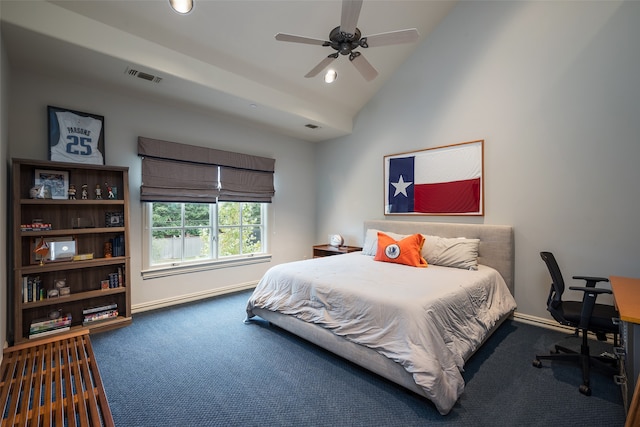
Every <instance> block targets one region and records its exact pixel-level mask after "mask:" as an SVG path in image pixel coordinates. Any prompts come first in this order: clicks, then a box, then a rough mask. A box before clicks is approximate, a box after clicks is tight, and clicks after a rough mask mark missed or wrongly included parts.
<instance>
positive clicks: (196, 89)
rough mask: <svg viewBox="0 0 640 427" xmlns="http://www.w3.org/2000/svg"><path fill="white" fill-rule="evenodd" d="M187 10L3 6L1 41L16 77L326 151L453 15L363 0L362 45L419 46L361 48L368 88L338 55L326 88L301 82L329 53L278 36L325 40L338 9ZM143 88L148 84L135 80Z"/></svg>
mask: <svg viewBox="0 0 640 427" xmlns="http://www.w3.org/2000/svg"><path fill="white" fill-rule="evenodd" d="M194 1H195V7H194V9H193V11H192V12H191V13H189V14H187V15H179V14H177V13H175V12H174V11H173V10H172V9H171V8H170V6H169V2H168V0H142V1H114V0H105V1H103V0H83V1H71V0H65V1H42V0H40V1H24V0H20V1H11V0H2V1H1V2H0V19H1V20H2V22H1V25H2V26H1V29H2V39H3V42H4V44H5V46H6V49H7V53H8V57H9V62H10V65H11V67H12V70H14V69H15V70H20V69H23V68H31V69H36V70H40V71H42V72H46V73H47V74H50V75H54V76H55V75H58V74H60V75H65V76H66V77H67V78H69V77H72V78H75V79H81V80H83V81H87V82H92V83H93V82H98V83H100V84H103V85H107V86H111V87H117V88H123V89H126V90H127V91H135V92H136V93H140V94H145V95H146V96H154V97H156V96H157V97H159V98H163V99H168V100H171V102H175V103H176V104H179V105H186V106H189V107H190V108H196V109H198V110H201V111H203V112H205V113H207V112H216V113H217V114H220V113H222V114H229V115H231V116H234V117H239V118H240V119H242V120H246V121H250V122H252V123H254V124H255V125H256V126H261V127H264V128H267V129H270V130H273V131H276V132H280V133H282V134H285V135H290V136H294V137H297V138H300V139H303V140H308V141H323V140H327V139H332V138H336V137H339V136H343V135H346V134H349V133H350V132H351V131H352V127H353V120H354V117H355V116H356V115H357V113H358V112H359V111H360V109H361V108H362V107H363V106H364V105H365V104H366V103H367V102H368V101H369V100H370V99H371V97H372V96H373V95H374V94H375V93H376V92H377V91H378V90H379V89H380V87H381V86H382V85H383V84H384V83H385V82H386V81H387V80H388V79H389V78H390V77H391V76H392V75H393V73H394V71H396V69H397V68H398V67H399V66H400V65H401V64H402V63H403V62H404V61H405V60H406V59H407V57H408V56H410V55H411V54H412V52H413V51H414V50H415V49H416V48H417V46H418V45H419V44H420V43H422V42H424V40H425V39H426V38H427V37H428V36H429V34H430V33H431V32H432V31H433V29H434V28H435V27H436V26H437V25H438V23H440V22H441V21H442V19H443V18H444V17H445V16H446V14H447V13H449V11H450V10H451V8H452V7H453V6H454V5H455V3H456V2H455V1H453V0H446V1H431V0H413V1H401V0H387V1H372V0H365V1H364V3H363V5H362V9H361V12H360V16H359V18H358V21H357V22H358V25H357V26H358V28H359V29H360V30H361V32H362V34H363V36H366V35H372V34H379V33H384V32H389V31H395V30H402V29H407V28H416V29H417V30H418V32H419V33H420V37H419V39H418V41H417V42H415V43H410V44H399V45H391V46H378V47H371V48H368V49H362V48H360V51H361V52H362V54H363V55H364V56H365V57H366V59H367V60H368V61H369V63H371V65H373V66H374V67H375V68H376V70H377V71H378V73H379V74H378V76H377V77H376V78H375V79H374V80H372V81H369V82H367V81H366V80H365V79H363V77H362V76H361V75H360V73H359V72H358V70H357V69H356V68H355V67H354V66H353V64H352V63H350V61H349V59H348V57H347V56H342V55H341V56H340V57H339V58H337V59H336V60H335V61H333V63H332V67H333V68H334V69H335V70H336V71H337V73H338V79H337V81H336V82H334V83H332V84H327V83H325V82H324V81H323V78H322V73H320V74H318V75H317V76H316V77H313V78H305V77H304V76H305V74H307V73H308V72H309V71H310V70H311V69H312V68H313V67H315V66H316V65H317V64H318V63H319V62H320V61H321V60H322V59H323V58H325V57H326V56H327V55H329V54H331V53H333V52H335V51H334V50H332V49H331V48H330V47H323V46H320V45H310V44H299V43H289V42H282V41H277V40H275V38H274V36H275V34H276V33H279V32H282V33H288V34H295V35H300V36H304V37H309V38H313V39H321V40H328V38H329V32H330V31H331V30H332V29H333V28H334V27H336V26H339V25H340V18H341V11H342V2H341V1H339V0H324V1H317V0H298V1H293V0H287V1H275V0H256V1H249V0H229V1H225V0H194ZM148 76H154V77H155V78H154V79H151V80H147V79H145V78H140V77H148ZM307 125H313V126H317V128H315V129H311V128H310V127H308V126H307Z"/></svg>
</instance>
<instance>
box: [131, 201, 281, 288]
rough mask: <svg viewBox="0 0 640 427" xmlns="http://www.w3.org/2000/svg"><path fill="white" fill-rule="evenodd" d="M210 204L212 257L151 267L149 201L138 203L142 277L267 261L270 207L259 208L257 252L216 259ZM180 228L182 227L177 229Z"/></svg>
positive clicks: (150, 214)
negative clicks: (259, 228)
mask: <svg viewBox="0 0 640 427" xmlns="http://www.w3.org/2000/svg"><path fill="white" fill-rule="evenodd" d="M230 203H242V202H230ZM210 205H213V208H214V214H213V217H212V222H214V224H212V228H213V230H212V234H211V236H212V245H215V249H214V250H213V251H214V252H215V254H213V256H214V258H209V259H206V260H197V261H184V262H173V263H171V264H168V263H167V264H162V265H152V264H151V242H152V232H151V225H152V213H153V212H152V209H151V202H142V217H143V221H142V222H143V227H142V264H143V266H142V278H143V279H152V278H156V277H164V276H171V275H176V274H184V273H193V272H197V271H206V270H215V269H220V268H228V267H237V266H242V265H251V264H259V263H264V262H270V261H271V254H270V253H269V251H268V248H269V246H268V238H267V236H268V235H269V221H268V219H269V210H270V206H271V204H269V203H263V208H262V216H263V217H262V227H263V232H262V248H263V252H261V253H251V254H241V255H234V256H225V257H222V258H220V257H219V251H218V239H217V235H218V218H217V212H218V211H217V204H213V203H212V204H210ZM179 228H183V229H184V227H183V226H181V227H179Z"/></svg>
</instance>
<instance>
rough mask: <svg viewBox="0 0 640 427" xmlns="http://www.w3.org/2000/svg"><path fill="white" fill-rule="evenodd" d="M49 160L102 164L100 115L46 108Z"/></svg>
mask: <svg viewBox="0 0 640 427" xmlns="http://www.w3.org/2000/svg"><path fill="white" fill-rule="evenodd" d="M47 113H48V120H49V160H53V161H56V162H70V163H89V164H94V165H104V164H105V161H104V117H103V116H98V115H95V114H89V113H82V112H80V111H74V110H68V109H66V108H59V107H51V106H48V107H47Z"/></svg>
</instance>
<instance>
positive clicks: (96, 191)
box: [95, 184, 102, 200]
mask: <svg viewBox="0 0 640 427" xmlns="http://www.w3.org/2000/svg"><path fill="white" fill-rule="evenodd" d="M95 193H96V200H101V199H102V188H100V184H96V189H95Z"/></svg>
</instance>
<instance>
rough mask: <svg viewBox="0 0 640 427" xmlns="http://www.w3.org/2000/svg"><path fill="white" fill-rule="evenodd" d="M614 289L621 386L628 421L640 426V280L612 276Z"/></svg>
mask: <svg viewBox="0 0 640 427" xmlns="http://www.w3.org/2000/svg"><path fill="white" fill-rule="evenodd" d="M609 280H610V282H611V289H612V290H613V297H614V299H615V302H616V307H617V308H618V312H619V313H620V345H621V350H620V352H619V354H620V360H621V363H620V386H621V388H622V399H623V401H624V405H625V410H627V421H626V424H625V426H638V425H640V392H639V391H638V390H639V389H640V381H638V376H639V375H640V279H634V278H630V277H620V276H611V277H609ZM634 390H635V391H634ZM630 393H631V395H630Z"/></svg>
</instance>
